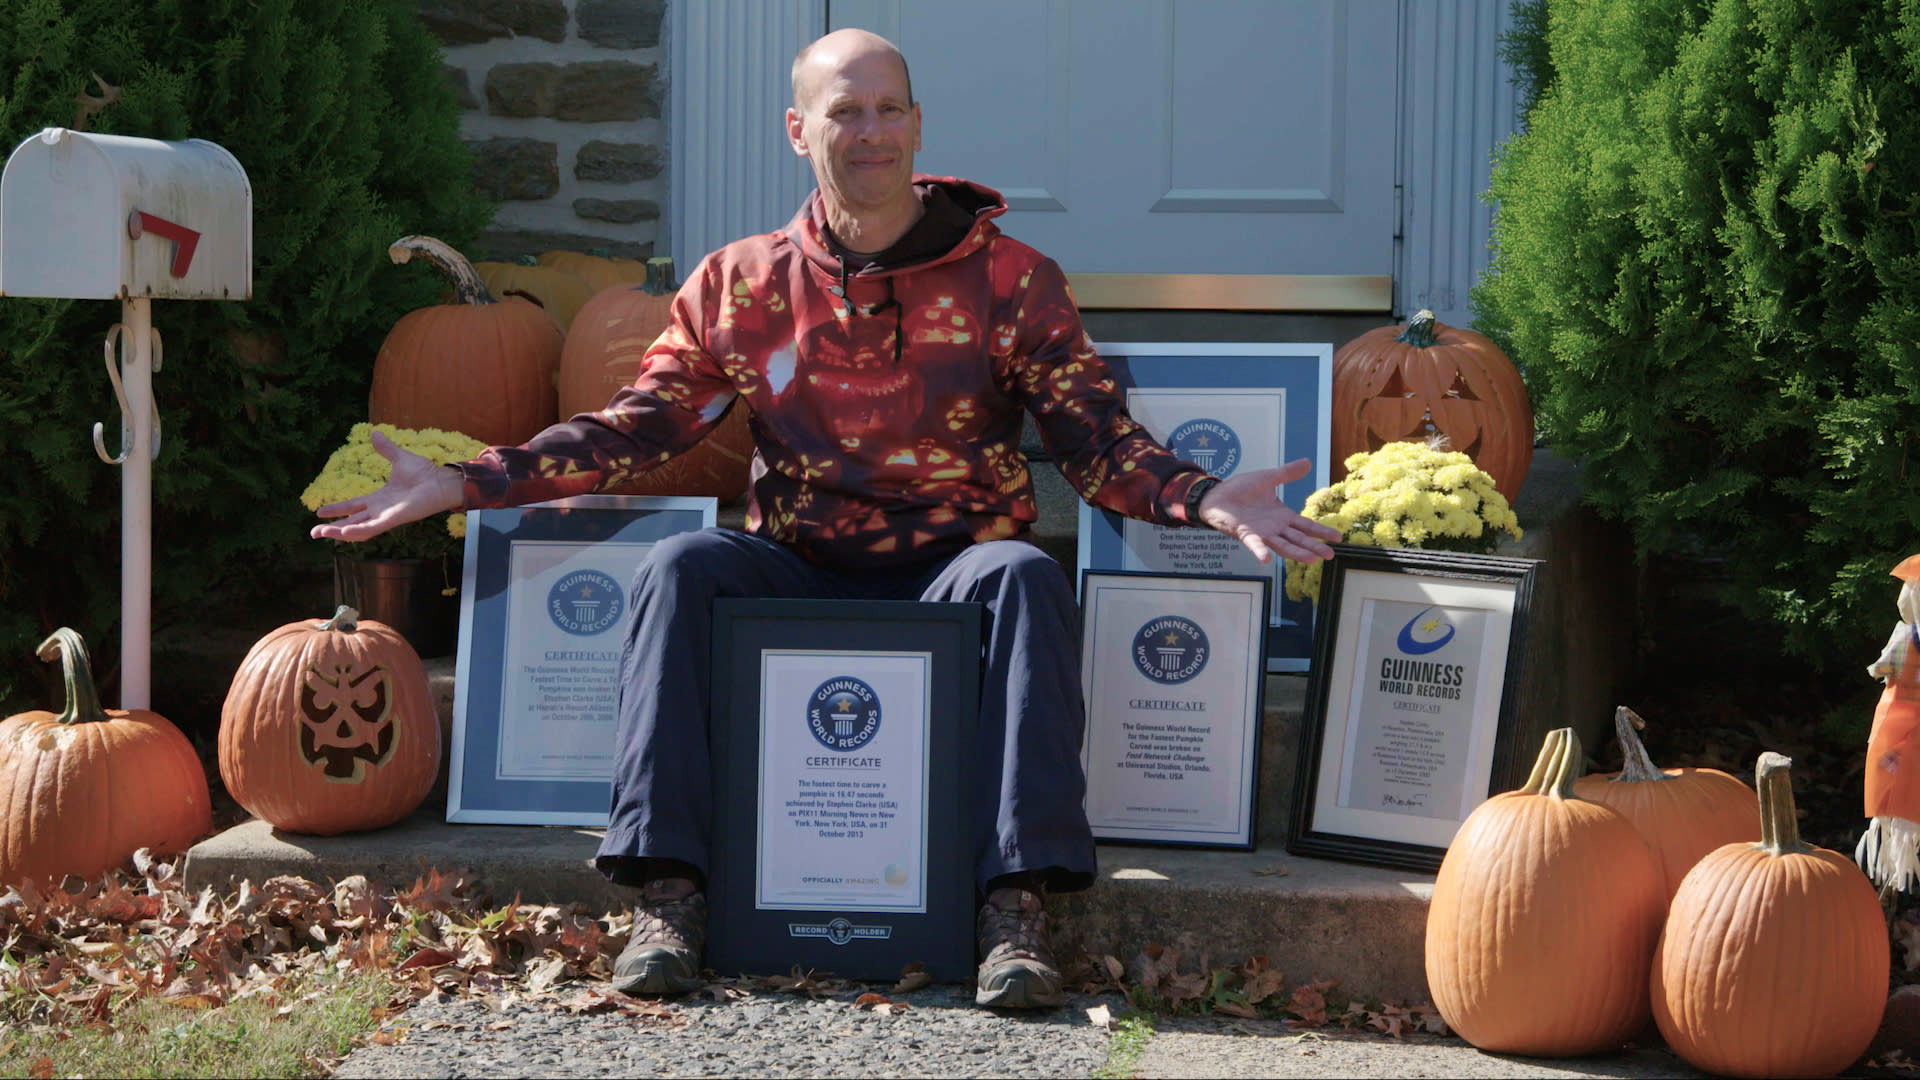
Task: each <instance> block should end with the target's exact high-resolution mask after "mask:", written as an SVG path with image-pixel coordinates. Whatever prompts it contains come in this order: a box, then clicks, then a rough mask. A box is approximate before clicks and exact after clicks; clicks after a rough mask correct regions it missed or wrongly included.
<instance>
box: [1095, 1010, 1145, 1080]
mask: <svg viewBox="0 0 1920 1080" xmlns="http://www.w3.org/2000/svg"><path fill="white" fill-rule="evenodd" d="M1152 1041H1153V1018H1152V1017H1150V1016H1148V1015H1147V1014H1145V1013H1142V1012H1138V1011H1133V1010H1129V1011H1128V1012H1125V1013H1122V1014H1120V1017H1119V1019H1118V1020H1116V1021H1115V1022H1114V1027H1113V1040H1112V1041H1111V1042H1109V1043H1108V1044H1107V1061H1106V1064H1104V1065H1102V1066H1100V1067H1099V1068H1098V1069H1095V1070H1094V1071H1093V1080H1131V1077H1132V1076H1133V1070H1134V1068H1135V1067H1136V1066H1138V1065H1139V1063H1140V1055H1141V1054H1144V1053H1146V1052H1147V1044H1148V1043H1150V1042H1152Z"/></svg>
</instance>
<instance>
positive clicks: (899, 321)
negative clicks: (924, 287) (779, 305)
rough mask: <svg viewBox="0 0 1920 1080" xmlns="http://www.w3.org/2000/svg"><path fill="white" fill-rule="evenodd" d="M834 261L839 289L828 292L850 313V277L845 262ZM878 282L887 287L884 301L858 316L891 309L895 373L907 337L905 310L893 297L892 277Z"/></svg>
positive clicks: (875, 313)
mask: <svg viewBox="0 0 1920 1080" xmlns="http://www.w3.org/2000/svg"><path fill="white" fill-rule="evenodd" d="M834 261H835V262H837V263H839V264H840V287H839V288H837V289H830V290H828V291H830V292H832V293H833V294H834V295H835V296H838V297H839V298H840V299H841V301H842V302H844V303H845V304H846V305H847V310H848V311H852V310H853V297H851V296H848V295H847V293H848V287H847V279H848V278H849V277H850V276H851V275H850V274H848V272H847V260H846V259H844V258H838V257H836V258H835V259H834ZM880 280H881V281H884V282H886V285H887V298H886V300H885V301H884V302H882V303H878V304H875V305H873V306H872V307H870V308H866V309H864V310H862V311H861V312H860V314H862V315H867V316H873V315H878V314H880V313H881V312H883V311H885V310H887V309H888V308H892V309H893V366H894V369H895V370H896V371H897V370H899V368H900V355H901V342H902V341H904V340H905V338H906V336H907V328H906V324H905V317H904V315H903V314H902V313H903V312H904V311H905V310H906V308H905V307H904V306H903V305H902V304H901V303H900V300H899V298H898V297H896V296H894V295H893V275H891V274H889V275H887V276H886V277H883V278H881V279H880Z"/></svg>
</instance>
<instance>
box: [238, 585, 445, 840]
mask: <svg viewBox="0 0 1920 1080" xmlns="http://www.w3.org/2000/svg"><path fill="white" fill-rule="evenodd" d="M439 771H440V721H439V719H438V717H437V716H436V715H435V713H434V710H433V698H432V696H431V694H430V693H429V690H428V686H427V671H426V668H425V667H424V666H422V665H421V663H420V657H419V656H418V655H417V654H416V653H415V652H414V651H413V647H412V646H411V645H408V644H407V642H406V639H404V638H402V637H401V636H400V635H399V634H398V633H396V632H395V631H394V629H393V628H392V627H390V626H388V625H387V624H385V623H383V622H379V621H376V620H374V619H361V618H360V617H359V615H358V613H357V612H355V611H354V610H353V609H352V608H350V607H346V606H344V605H342V606H341V608H340V609H339V610H338V611H336V612H335V613H334V616H333V618H331V619H327V620H324V621H322V620H318V619H310V620H304V621H301V622H293V623H288V624H287V625H285V626H282V627H280V628H279V629H277V630H274V631H272V632H270V633H268V634H267V635H266V636H265V637H263V638H261V639H260V640H259V641H256V642H254V645H253V648H252V649H250V650H248V651H247V656H246V659H244V660H242V661H241V662H240V669H239V670H238V671H236V672H235V673H234V676H233V685H232V686H231V687H229V688H228V690H227V700H226V702H225V704H224V705H222V707H221V709H220V776H221V779H223V780H225V781H226V785H227V791H228V792H229V793H230V794H231V795H232V796H233V798H234V801H235V802H237V803H239V804H240V805H241V806H244V807H246V808H247V810H248V811H249V812H250V813H252V814H253V815H254V816H255V817H258V818H260V819H261V820H263V821H265V822H267V823H268V824H270V825H272V826H274V827H275V828H278V829H285V830H287V831H289V832H299V833H313V834H315V835H319V836H331V835H333V834H335V833H343V832H356V831H359V830H362V829H377V828H379V827H380V826H382V825H391V824H392V823H394V822H396V821H399V820H400V819H401V818H404V817H406V816H407V815H408V814H410V813H412V812H413V811H414V809H415V808H416V807H418V806H419V805H420V803H421V801H422V800H424V799H425V798H426V797H427V793H428V792H429V791H431V790H432V789H433V784H434V780H435V779H436V778H437V776H438V775H439Z"/></svg>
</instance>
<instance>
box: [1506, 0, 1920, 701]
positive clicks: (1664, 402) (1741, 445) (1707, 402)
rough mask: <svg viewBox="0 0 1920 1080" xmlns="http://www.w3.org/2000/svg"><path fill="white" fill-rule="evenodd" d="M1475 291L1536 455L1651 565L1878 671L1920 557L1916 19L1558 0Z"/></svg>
mask: <svg viewBox="0 0 1920 1080" xmlns="http://www.w3.org/2000/svg"><path fill="white" fill-rule="evenodd" d="M1549 15H1550V20H1549V22H1550V25H1549V33H1548V45H1549V47H1550V50H1551V55H1552V61H1553V65H1554V70H1555V74H1554V76H1553V81H1552V83H1551V84H1550V85H1549V86H1548V87H1547V89H1546V92H1545V94H1544V95H1543V96H1542V97H1541V99H1540V101H1539V102H1538V104H1537V105H1536V106H1535V107H1534V109H1533V112H1532V114H1531V116H1530V117H1529V130H1528V131H1527V132H1526V133H1525V134H1524V135H1521V136H1518V137H1516V138H1515V139H1513V140H1512V141H1511V142H1510V143H1508V144H1507V146H1506V147H1504V148H1503V150H1502V152H1501V154H1500V156H1499V159H1498V161H1497V162H1496V166H1495V169H1494V176H1493V184H1492V189H1491V192H1490V197H1491V198H1492V199H1493V200H1495V201H1496V202H1497V205H1498V211H1497V214H1496V217H1495V226H1494V231H1495V256H1494V262H1493V266H1492V268H1491V269H1490V271H1489V274H1488V276H1487V279H1486V280H1485V281H1484V282H1483V283H1482V284H1481V286H1480V287H1479V288H1478V289H1477V290H1476V291H1475V294H1474V299H1475V304H1476V307H1477V309H1478V312H1479V315H1480V318H1479V320H1478V322H1477V323H1476V325H1477V326H1478V327H1479V328H1480V329H1482V330H1483V331H1485V332H1487V333H1489V334H1490V335H1491V336H1493V337H1494V338H1495V339H1496V340H1497V341H1499V342H1500V343H1501V344H1502V346H1503V347H1505V348H1506V349H1507V350H1508V352H1509V355H1511V356H1513V357H1514V359H1515V360H1516V361H1519V362H1520V363H1522V364H1523V365H1524V367H1525V371H1526V374H1527V382H1528V386H1529V389H1530V392H1531V393H1532V396H1533V400H1534V407H1535V419H1536V422H1537V424H1538V425H1539V428H1540V431H1541V433H1542V434H1543V436H1544V437H1545V438H1546V439H1547V440H1549V441H1550V442H1551V443H1552V444H1553V445H1554V446H1555V448H1556V449H1557V450H1558V451H1559V452H1561V453H1563V454H1566V455H1569V456H1572V457H1574V458H1578V459H1581V460H1583V461H1584V463H1585V465H1586V477H1587V483H1588V490H1589V493H1590V497H1591V499H1592V500H1593V501H1594V503H1595V504H1596V505H1597V507H1598V508H1599V509H1600V510H1601V511H1602V512H1604V513H1606V514H1608V515H1610V516H1613V517H1616V518H1620V519H1624V520H1625V521H1627V522H1629V523H1631V525H1632V527H1633V529H1634V532H1635V534H1636V537H1637V539H1638V540H1639V542H1640V543H1641V544H1642V545H1643V547H1645V548H1647V549H1649V550H1661V551H1679V550H1685V549H1689V548H1696V547H1699V548H1705V549H1706V550H1708V551H1711V552H1714V553H1718V554H1721V555H1724V557H1725V558H1726V559H1727V562H1728V566H1729V568H1730V569H1731V570H1732V572H1733V585H1732V587H1731V589H1730V595H1729V596H1728V599H1729V600H1730V601H1731V602H1733V603H1735V604H1736V605H1738V606H1739V607H1740V608H1741V609H1742V610H1744V611H1746V612H1748V613H1749V614H1755V615H1760V614H1764V615H1767V616H1771V617H1772V618H1774V619H1776V620H1778V621H1779V623H1780V624H1781V625H1782V626H1783V627H1784V630H1785V632H1786V643H1787V646H1788V648H1789V649H1790V650H1791V651H1792V652H1794V653H1795V654H1798V655H1801V656H1804V657H1807V658H1809V659H1811V660H1814V661H1816V662H1821V663H1826V662H1834V663H1839V664H1864V663H1865V662H1867V661H1868V660H1870V659H1872V658H1873V656H1874V655H1876V654H1877V652H1878V648H1879V645H1880V644H1881V643H1882V642H1883V641H1884V640H1885V637H1886V633H1887V628H1888V626H1889V625H1891V623H1892V621H1893V620H1894V619H1895V618H1896V613H1895V611H1894V606H1893V601H1894V596H1895V587H1896V584H1897V583H1896V582H1894V581H1893V580H1892V579H1891V578H1889V577H1888V576H1887V571H1888V570H1889V569H1890V568H1891V567H1892V566H1893V564H1894V563H1895V562H1896V561H1898V560H1899V559H1900V558H1902V557H1904V556H1906V555H1909V554H1912V553H1914V552H1915V551H1920V461H1915V462H1912V463H1909V461H1908V458H1909V457H1910V456H1920V446H1911V447H1910V446H1909V443H1910V441H1911V439H1912V433H1913V429H1914V422H1915V419H1916V417H1917V416H1920V292H1916V289H1915V286H1916V285H1920V218H1916V216H1915V215H1916V211H1920V93H1917V92H1916V76H1917V75H1920V4H1917V3H1915V2H1913V0H1875V2H1871V3H1868V2H1861V0H1720V2H1707V0H1582V2H1579V3H1570V2H1562V0H1550V5H1549Z"/></svg>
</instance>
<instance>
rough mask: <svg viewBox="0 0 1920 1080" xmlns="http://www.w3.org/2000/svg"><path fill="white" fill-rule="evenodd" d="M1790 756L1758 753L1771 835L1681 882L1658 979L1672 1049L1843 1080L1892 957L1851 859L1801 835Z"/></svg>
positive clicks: (1863, 1042) (1867, 886)
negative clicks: (1836, 1075)
mask: <svg viewBox="0 0 1920 1080" xmlns="http://www.w3.org/2000/svg"><path fill="white" fill-rule="evenodd" d="M1792 764H1793V763H1792V761H1791V760H1790V759H1788V758H1786V757H1783V756H1781V755H1779V754H1775V753H1771V752H1769V753H1765V754H1761V755H1760V763H1759V765H1758V767H1757V768H1756V770H1755V772H1756V773H1757V786H1758V787H1759V789H1760V792H1759V805H1760V813H1759V825H1760V840H1759V842H1758V843H1751V844H1745V843H1742V844H1728V845H1726V846H1724V847H1722V848H1720V849H1718V850H1717V851H1714V852H1712V853H1711V854H1709V855H1708V856H1707V857H1706V858H1704V859H1701V860H1700V862H1699V863H1698V864H1696V865H1695V866H1694V868H1693V869H1692V870H1690V871H1688V872H1687V876H1686V878H1685V879H1684V880H1682V881H1681V883H1680V890H1679V892H1677V893H1675V894H1674V897H1673V905H1672V908H1671V910H1669V911H1668V913H1667V919H1666V927H1665V930H1664V932H1663V933H1662V934H1661V937H1660V942H1659V945H1658V947H1657V949H1656V952H1655V956H1654V963H1653V970H1652V972H1651V976H1650V978H1651V983H1650V985H1651V989H1652V993H1653V1019H1654V1022H1655V1023H1656V1024H1658V1025H1659V1027H1660V1034H1661V1035H1663V1036H1665V1037H1666V1040H1667V1045H1668V1046H1670V1047H1672V1048H1673V1050H1674V1052H1675V1053H1678V1054H1679V1055H1680V1056H1681V1057H1683V1058H1685V1059H1686V1060H1687V1061H1688V1062H1690V1063H1691V1064H1692V1065H1694V1066H1695V1067H1696V1068H1699V1069H1702V1070H1705V1071H1707V1072H1710V1073H1716V1074H1719V1075H1721V1076H1762V1077H1773V1076H1782V1077H1784V1076H1831V1075H1833V1074H1834V1073H1837V1072H1839V1071H1840V1070H1841V1069H1844V1068H1846V1067H1847V1066H1848V1065H1851V1064H1853V1062H1854V1061H1855V1060H1856V1059H1858V1058H1859V1057H1860V1055H1861V1054H1862V1053H1864V1052H1865V1051H1866V1049H1867V1047H1868V1045H1869V1044H1871V1043H1872V1042H1873V1038H1874V1035H1875V1033H1876V1032H1877V1031H1878V1029H1879V1027H1880V1020H1881V1016H1882V1014H1883V1012H1884V1011H1885V1009H1886V1004H1887V974H1888V969H1889V966H1890V964H1891V962H1892V956H1891V947H1890V945H1889V943H1888V936H1887V924H1886V918H1885V916H1884V915H1883V914H1882V913H1881V910H1880V901H1879V899H1878V897H1877V896H1876V894H1875V892H1874V888H1873V884H1872V882H1870V881H1868V880H1867V875H1866V874H1865V873H1863V872H1862V871H1861V870H1860V868H1859V867H1857V866H1855V865H1854V864H1853V860H1851V859H1849V858H1847V857H1846V856H1844V855H1841V854H1840V853H1838V852H1834V851H1828V850H1827V849H1826V848H1820V847H1814V846H1813V845H1811V844H1807V843H1805V842H1803V841H1802V840H1801V839H1800V826H1799V822H1798V820H1797V819H1796V817H1795V814H1794V806H1793V774H1792V771H1791V766H1792Z"/></svg>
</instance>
